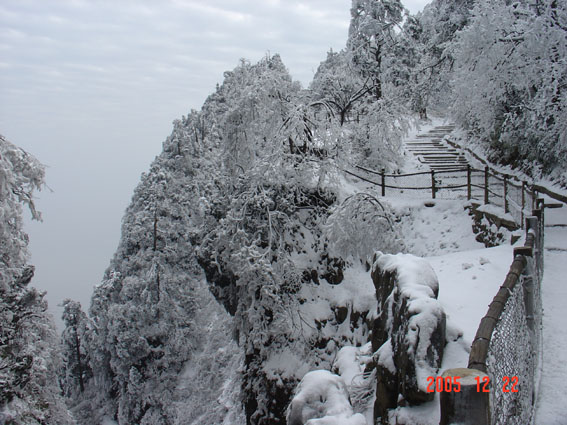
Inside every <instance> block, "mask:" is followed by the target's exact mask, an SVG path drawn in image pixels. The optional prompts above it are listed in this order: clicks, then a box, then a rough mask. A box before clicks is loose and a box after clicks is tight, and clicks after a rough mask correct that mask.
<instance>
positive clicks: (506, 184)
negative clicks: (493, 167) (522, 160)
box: [504, 174, 509, 213]
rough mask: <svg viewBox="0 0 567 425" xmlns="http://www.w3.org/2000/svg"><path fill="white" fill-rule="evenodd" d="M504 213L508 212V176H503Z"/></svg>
mask: <svg viewBox="0 0 567 425" xmlns="http://www.w3.org/2000/svg"><path fill="white" fill-rule="evenodd" d="M504 212H505V213H507V212H509V209H508V174H504Z"/></svg>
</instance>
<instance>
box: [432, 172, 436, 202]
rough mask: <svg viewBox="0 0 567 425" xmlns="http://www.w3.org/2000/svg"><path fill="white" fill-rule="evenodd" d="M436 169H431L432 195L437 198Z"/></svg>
mask: <svg viewBox="0 0 567 425" xmlns="http://www.w3.org/2000/svg"><path fill="white" fill-rule="evenodd" d="M435 191H436V188H435V170H431V197H432V198H433V199H435Z"/></svg>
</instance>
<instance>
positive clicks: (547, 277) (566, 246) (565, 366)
mask: <svg viewBox="0 0 567 425" xmlns="http://www.w3.org/2000/svg"><path fill="white" fill-rule="evenodd" d="M545 224H546V228H545V247H546V249H545V256H544V264H545V268H544V270H545V271H544V275H543V282H542V285H541V286H542V298H543V299H542V302H543V365H542V366H543V368H542V373H541V378H540V388H539V394H538V399H537V409H536V420H535V424H537V425H540V424H545V425H561V424H565V423H566V422H567V420H566V419H565V403H564V401H565V382H566V381H567V328H566V327H565V318H566V313H565V305H566V303H567V277H566V276H567V206H566V205H564V206H563V208H560V209H546V210H545Z"/></svg>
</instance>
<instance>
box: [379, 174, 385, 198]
mask: <svg viewBox="0 0 567 425" xmlns="http://www.w3.org/2000/svg"><path fill="white" fill-rule="evenodd" d="M380 175H381V176H382V196H386V169H385V168H382V172H381V173H380Z"/></svg>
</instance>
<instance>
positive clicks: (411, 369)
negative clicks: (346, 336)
mask: <svg viewBox="0 0 567 425" xmlns="http://www.w3.org/2000/svg"><path fill="white" fill-rule="evenodd" d="M372 281H373V282H374V286H375V288H376V297H377V300H378V316H377V318H376V320H375V321H374V325H373V330H372V350H373V351H374V353H375V355H374V359H375V362H374V364H375V366H376V377H377V388H376V402H375V405H374V418H375V420H376V419H378V420H379V421H380V422H378V423H383V424H387V423H388V410H389V409H393V408H396V407H397V406H398V405H399V404H400V400H401V399H400V397H399V395H401V397H402V398H403V400H405V402H407V403H409V404H420V403H423V402H426V401H431V400H432V399H433V393H427V392H426V379H427V377H428V376H436V375H437V371H438V369H439V367H440V366H441V361H442V359H443V349H444V346H445V321H446V319H445V313H444V312H443V309H442V308H441V305H440V303H439V302H438V301H437V296H438V293H439V284H438V280H437V276H436V275H435V272H434V271H433V269H432V268H431V266H430V265H429V264H428V263H427V262H426V261H425V260H423V259H421V258H418V257H415V256H413V255H410V254H397V255H386V254H382V253H380V252H378V253H376V255H375V256H374V261H373V268H372Z"/></svg>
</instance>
